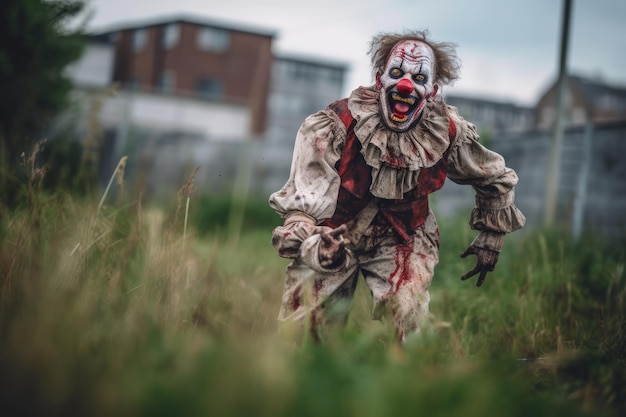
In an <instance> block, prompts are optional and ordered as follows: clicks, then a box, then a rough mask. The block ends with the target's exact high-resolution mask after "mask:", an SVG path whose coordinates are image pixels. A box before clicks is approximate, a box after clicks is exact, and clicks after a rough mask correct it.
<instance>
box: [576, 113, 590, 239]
mask: <svg viewBox="0 0 626 417" xmlns="http://www.w3.org/2000/svg"><path fill="white" fill-rule="evenodd" d="M593 131H594V129H593V122H589V123H587V127H586V128H585V133H584V134H583V143H582V153H583V158H582V163H581V167H580V173H579V175H578V183H577V184H576V199H575V200H574V213H573V215H572V234H573V235H574V238H575V239H579V238H580V235H581V234H582V230H583V223H584V217H585V216H584V215H585V206H586V205H587V183H588V179H589V170H590V166H591V142H592V140H593Z"/></svg>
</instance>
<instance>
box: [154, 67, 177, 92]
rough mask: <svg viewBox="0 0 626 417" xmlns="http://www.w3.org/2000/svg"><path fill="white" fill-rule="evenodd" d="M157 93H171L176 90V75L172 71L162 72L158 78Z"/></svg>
mask: <svg viewBox="0 0 626 417" xmlns="http://www.w3.org/2000/svg"><path fill="white" fill-rule="evenodd" d="M158 88H159V91H161V92H162V93H171V92H172V91H174V89H175V88H176V73H175V72H174V71H164V72H163V73H162V74H161V77H159V82H158Z"/></svg>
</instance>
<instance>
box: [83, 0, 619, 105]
mask: <svg viewBox="0 0 626 417" xmlns="http://www.w3.org/2000/svg"><path fill="white" fill-rule="evenodd" d="M89 2H90V5H91V8H92V9H93V17H92V19H91V21H90V24H89V28H90V29H93V30H98V29H106V27H107V26H109V25H115V24H117V23H122V22H127V21H140V20H141V19H151V18H155V17H167V16H169V15H178V14H185V15H190V14H191V15H195V16H197V17H199V18H208V19H217V20H220V21H224V22H226V23H229V22H231V23H233V24H237V25H252V26H253V27H258V28H262V29H267V30H270V31H275V32H276V39H275V40H274V51H275V53H277V54H298V55H304V56H310V57H316V58H324V59H331V60H338V61H340V62H345V63H347V64H348V65H349V67H350V70H349V73H348V79H347V82H346V86H345V93H346V94H347V93H348V92H349V91H350V90H352V89H353V88H355V87H357V86H359V85H368V84H371V77H370V69H369V57H368V56H367V54H366V52H367V48H368V43H369V40H370V39H371V37H372V36H373V35H374V34H376V33H378V32H381V31H402V30H403V29H428V30H429V31H430V33H431V37H432V38H433V39H434V40H436V41H449V42H454V43H456V44H457V45H458V48H457V52H458V55H459V57H460V58H461V61H462V63H463V69H462V72H461V79H460V80H459V81H457V82H456V83H455V84H454V86H453V87H448V88H447V91H448V92H454V93H458V94H461V93H463V94H472V95H476V96H480V97H485V98H493V99H500V100H510V101H513V102H515V103H519V104H528V105H533V104H534V103H535V102H536V100H537V99H538V98H539V95H540V94H541V93H542V92H543V91H544V90H545V88H546V87H547V86H548V85H549V84H551V83H552V82H553V81H554V79H555V77H556V75H557V71H558V53H559V44H560V36H561V20H562V12H563V0H472V1H467V0H404V1H400V0H385V1H374V0H311V1H297V0H227V1H216V0H158V1H157V0H89ZM572 3H573V8H572V19H571V26H570V31H571V33H570V35H571V36H570V43H569V45H570V48H569V57H568V68H569V69H570V71H571V72H575V73H577V74H581V75H584V76H589V77H594V78H596V77H601V78H602V79H604V80H605V82H607V83H610V84H617V85H621V86H626V71H625V70H624V68H626V53H625V51H624V49H625V48H624V42H625V41H626V0H572Z"/></svg>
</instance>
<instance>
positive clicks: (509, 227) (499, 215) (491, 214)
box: [470, 205, 526, 233]
mask: <svg viewBox="0 0 626 417" xmlns="http://www.w3.org/2000/svg"><path fill="white" fill-rule="evenodd" d="M525 223H526V217H524V215H523V214H522V212H521V211H519V209H518V208H517V207H515V205H510V206H508V207H503V208H483V207H475V208H474V209H473V210H472V214H471V216H470V226H471V227H472V229H474V230H480V231H483V230H484V231H490V232H498V233H510V232H513V231H515V230H518V229H521V228H522V227H524V224H525Z"/></svg>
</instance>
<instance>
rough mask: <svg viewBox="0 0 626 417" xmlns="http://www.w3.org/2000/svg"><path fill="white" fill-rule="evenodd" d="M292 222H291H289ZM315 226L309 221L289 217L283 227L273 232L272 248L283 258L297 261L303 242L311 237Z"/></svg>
mask: <svg viewBox="0 0 626 417" xmlns="http://www.w3.org/2000/svg"><path fill="white" fill-rule="evenodd" d="M290 219H291V220H292V221H289V220H290ZM314 230H315V224H311V223H310V222H308V221H298V220H296V219H293V218H291V217H289V218H288V219H287V221H285V224H284V225H283V226H278V227H277V228H275V229H274V231H273V232H272V246H274V248H276V250H277V251H278V256H280V257H282V258H288V259H295V258H296V257H297V256H298V251H299V250H300V246H301V245H302V242H303V241H304V240H305V239H306V238H308V237H309V236H311V235H312V234H313V232H314Z"/></svg>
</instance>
